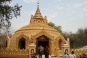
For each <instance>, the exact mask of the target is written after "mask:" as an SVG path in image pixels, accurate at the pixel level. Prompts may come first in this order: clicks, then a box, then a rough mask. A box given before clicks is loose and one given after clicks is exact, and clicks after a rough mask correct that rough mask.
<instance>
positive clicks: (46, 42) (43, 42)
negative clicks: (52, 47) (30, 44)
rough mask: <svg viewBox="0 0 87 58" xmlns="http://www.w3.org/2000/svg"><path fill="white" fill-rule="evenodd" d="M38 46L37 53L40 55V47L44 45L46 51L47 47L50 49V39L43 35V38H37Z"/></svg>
mask: <svg viewBox="0 0 87 58" xmlns="http://www.w3.org/2000/svg"><path fill="white" fill-rule="evenodd" d="M36 44H37V46H36V53H37V54H38V47H39V46H40V45H42V46H43V48H44V49H45V48H46V46H48V47H49V39H48V38H47V37H46V36H45V35H42V36H40V37H38V38H37V43H36ZM44 53H45V51H44Z"/></svg>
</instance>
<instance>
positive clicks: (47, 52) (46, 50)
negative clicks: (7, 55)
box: [45, 46, 49, 58]
mask: <svg viewBox="0 0 87 58" xmlns="http://www.w3.org/2000/svg"><path fill="white" fill-rule="evenodd" d="M45 58H49V48H48V46H46V48H45Z"/></svg>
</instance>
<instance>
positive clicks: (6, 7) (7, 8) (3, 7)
mask: <svg viewBox="0 0 87 58" xmlns="http://www.w3.org/2000/svg"><path fill="white" fill-rule="evenodd" d="M11 2H12V0H0V29H2V28H3V27H4V28H6V29H9V27H10V26H11V22H10V19H12V18H13V17H16V18H17V16H20V8H21V7H22V6H19V5H18V4H16V5H14V6H11V5H10V3H11Z"/></svg>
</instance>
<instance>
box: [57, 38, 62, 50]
mask: <svg viewBox="0 0 87 58" xmlns="http://www.w3.org/2000/svg"><path fill="white" fill-rule="evenodd" d="M58 46H59V49H60V50H61V46H62V40H61V39H59V40H58Z"/></svg>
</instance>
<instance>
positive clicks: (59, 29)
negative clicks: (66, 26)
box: [48, 22, 62, 34]
mask: <svg viewBox="0 0 87 58" xmlns="http://www.w3.org/2000/svg"><path fill="white" fill-rule="evenodd" d="M48 25H49V26H51V27H53V28H55V29H56V30H57V31H59V32H60V33H61V34H62V30H61V28H62V27H61V26H56V25H55V24H54V23H52V22H49V23H48Z"/></svg>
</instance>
